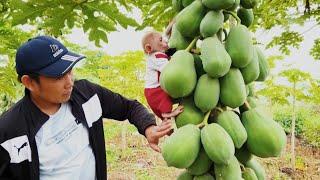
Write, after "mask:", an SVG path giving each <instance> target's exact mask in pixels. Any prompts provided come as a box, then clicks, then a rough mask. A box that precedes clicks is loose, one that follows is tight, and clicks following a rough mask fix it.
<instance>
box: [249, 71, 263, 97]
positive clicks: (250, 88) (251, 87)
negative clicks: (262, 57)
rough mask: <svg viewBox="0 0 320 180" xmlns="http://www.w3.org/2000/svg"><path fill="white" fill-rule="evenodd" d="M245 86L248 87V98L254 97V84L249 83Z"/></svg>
mask: <svg viewBox="0 0 320 180" xmlns="http://www.w3.org/2000/svg"><path fill="white" fill-rule="evenodd" d="M259 74H260V68H259ZM247 86H248V87H249V95H248V96H251V97H254V96H255V95H256V94H255V90H254V83H250V84H248V85H247Z"/></svg>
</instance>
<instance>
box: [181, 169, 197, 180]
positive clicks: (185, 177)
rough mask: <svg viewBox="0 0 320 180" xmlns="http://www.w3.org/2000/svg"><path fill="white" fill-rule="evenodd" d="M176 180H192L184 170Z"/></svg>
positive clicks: (191, 176)
mask: <svg viewBox="0 0 320 180" xmlns="http://www.w3.org/2000/svg"><path fill="white" fill-rule="evenodd" d="M177 180H193V175H191V174H190V173H189V172H188V171H186V170H184V171H182V172H181V173H180V174H179V176H178V177H177Z"/></svg>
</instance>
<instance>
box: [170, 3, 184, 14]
mask: <svg viewBox="0 0 320 180" xmlns="http://www.w3.org/2000/svg"><path fill="white" fill-rule="evenodd" d="M172 7H173V10H174V11H175V12H180V11H181V10H182V9H183V5H182V0H172Z"/></svg>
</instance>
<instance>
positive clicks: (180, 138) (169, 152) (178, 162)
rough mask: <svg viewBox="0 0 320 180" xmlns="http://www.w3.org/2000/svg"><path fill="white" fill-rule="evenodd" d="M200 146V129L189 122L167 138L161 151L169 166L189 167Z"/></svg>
mask: <svg viewBox="0 0 320 180" xmlns="http://www.w3.org/2000/svg"><path fill="white" fill-rule="evenodd" d="M200 146H201V144H200V129H199V128H198V127H197V126H196V125H193V124H188V125H185V126H183V127H181V128H179V129H177V130H176V131H175V132H174V133H173V134H171V135H170V136H169V137H167V138H166V139H165V141H164V142H163V145H162V151H161V152H162V156H163V158H164V160H165V161H166V163H167V165H168V166H169V167H170V166H173V167H176V168H187V167H189V166H191V164H192V163H193V162H194V161H195V160H196V158H197V156H198V153H199V150H200Z"/></svg>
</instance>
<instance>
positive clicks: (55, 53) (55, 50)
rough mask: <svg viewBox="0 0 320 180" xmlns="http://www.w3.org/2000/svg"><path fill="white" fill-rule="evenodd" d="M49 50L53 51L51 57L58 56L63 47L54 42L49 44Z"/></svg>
mask: <svg viewBox="0 0 320 180" xmlns="http://www.w3.org/2000/svg"><path fill="white" fill-rule="evenodd" d="M50 48H51V52H52V53H53V57H57V56H59V54H61V53H62V52H63V49H59V46H58V45H56V44H50Z"/></svg>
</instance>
